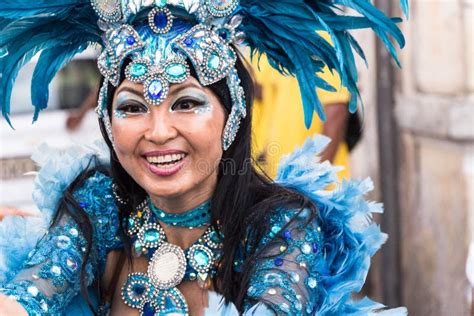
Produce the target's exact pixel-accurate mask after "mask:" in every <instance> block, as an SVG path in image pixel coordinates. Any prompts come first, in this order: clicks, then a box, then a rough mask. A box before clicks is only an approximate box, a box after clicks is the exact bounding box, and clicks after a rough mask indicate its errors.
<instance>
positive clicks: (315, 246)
mask: <svg viewBox="0 0 474 316" xmlns="http://www.w3.org/2000/svg"><path fill="white" fill-rule="evenodd" d="M318 250H319V247H318V243H316V242H313V252H314V253H316V252H318Z"/></svg>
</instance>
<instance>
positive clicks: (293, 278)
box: [290, 272, 300, 283]
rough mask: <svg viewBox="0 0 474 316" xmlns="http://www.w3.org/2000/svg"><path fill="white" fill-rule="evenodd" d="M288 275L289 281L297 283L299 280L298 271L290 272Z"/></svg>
mask: <svg viewBox="0 0 474 316" xmlns="http://www.w3.org/2000/svg"><path fill="white" fill-rule="evenodd" d="M290 276H291V281H293V283H298V282H299V281H300V275H299V274H298V273H296V272H291V273H290Z"/></svg>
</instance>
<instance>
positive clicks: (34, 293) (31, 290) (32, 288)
mask: <svg viewBox="0 0 474 316" xmlns="http://www.w3.org/2000/svg"><path fill="white" fill-rule="evenodd" d="M27 291H28V293H30V294H31V295H32V296H33V297H36V296H37V295H38V293H39V290H38V288H37V287H36V286H34V285H32V286H29V287H28V289H27Z"/></svg>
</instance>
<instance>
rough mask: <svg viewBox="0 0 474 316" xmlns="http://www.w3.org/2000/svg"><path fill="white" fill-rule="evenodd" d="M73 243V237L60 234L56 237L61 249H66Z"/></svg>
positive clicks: (57, 244)
mask: <svg viewBox="0 0 474 316" xmlns="http://www.w3.org/2000/svg"><path fill="white" fill-rule="evenodd" d="M70 245H71V238H69V237H67V236H58V237H57V239H56V246H58V247H59V248H61V249H66V248H68V247H69V246H70Z"/></svg>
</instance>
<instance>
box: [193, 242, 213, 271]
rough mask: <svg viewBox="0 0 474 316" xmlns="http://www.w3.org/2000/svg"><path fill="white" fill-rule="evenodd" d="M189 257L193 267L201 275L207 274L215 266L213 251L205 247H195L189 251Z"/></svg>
mask: <svg viewBox="0 0 474 316" xmlns="http://www.w3.org/2000/svg"><path fill="white" fill-rule="evenodd" d="M188 257H189V259H190V264H191V267H193V268H194V269H195V270H196V271H198V272H199V273H206V272H207V271H209V269H210V267H211V266H212V265H213V264H214V256H213V254H212V251H211V250H210V249H209V248H207V247H206V246H204V245H193V246H192V247H191V248H190V249H189V254H188Z"/></svg>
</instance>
